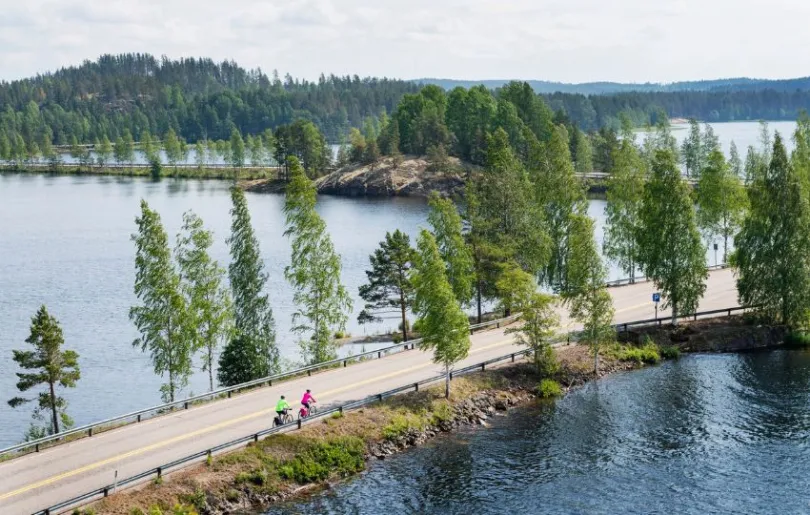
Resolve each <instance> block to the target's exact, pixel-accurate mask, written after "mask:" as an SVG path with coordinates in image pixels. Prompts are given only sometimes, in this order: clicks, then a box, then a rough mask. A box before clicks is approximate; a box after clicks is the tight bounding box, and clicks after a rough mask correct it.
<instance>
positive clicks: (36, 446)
mask: <svg viewBox="0 0 810 515" xmlns="http://www.w3.org/2000/svg"><path fill="white" fill-rule="evenodd" d="M515 319H516V315H512V316H510V317H506V318H500V319H497V320H490V321H487V322H482V323H480V324H472V325H470V333H474V332H475V331H478V330H480V329H485V328H489V327H500V326H501V325H506V324H509V323H511V322H513V321H514V320H515ZM421 341H422V340H421V338H419V339H415V340H409V341H407V342H402V343H398V344H395V345H391V346H389V347H384V348H382V349H378V350H373V351H368V352H364V353H361V354H356V355H353V356H346V357H344V358H338V359H335V360H331V361H325V362H323V363H317V364H314V365H309V366H306V367H302V368H298V369H296V370H290V371H289V372H284V373H281V374H276V375H273V376H269V377H263V378H261V379H255V380H253V381H249V382H247V383H242V384H238V385H234V386H229V387H226V388H220V389H218V390H214V391H212V392H208V393H204V394H200V395H195V396H193V397H189V398H187V399H182V400H178V401H175V402H170V403H166V404H161V405H159V406H152V407H150V408H145V409H141V410H138V411H133V412H131V413H126V414H124V415H118V416H116V417H113V418H108V419H106V420H102V421H99V422H93V423H91V424H87V425H84V426H81V427H77V428H74V429H70V430H68V431H63V432H61V433H58V434H55V435H50V436H46V437H44V438H39V439H37V440H31V441H30V442H23V443H21V444H17V445H13V446H11V447H7V448H5V449H0V456H2V455H4V454H8V453H14V452H21V451H24V450H26V449H29V450H32V451H31V452H39V451H40V448H41V447H42V446H43V445H45V444H48V443H51V442H56V441H59V440H63V439H64V438H67V437H69V436H73V435H78V434H82V433H86V434H87V436H93V433H94V431H95V432H98V431H96V430H98V429H103V428H109V426H118V425H119V424H120V425H128V424H130V423H138V422H141V421H143V420H147V419H148V418H151V417H146V415H150V414H151V415H159V414H161V413H165V412H168V411H170V410H172V409H173V408H176V407H181V406H182V407H183V409H188V408H189V407H190V406H192V405H193V404H194V403H199V402H201V401H206V400H213V399H214V398H217V397H225V396H227V397H228V398H230V397H231V396H232V394H233V393H234V392H238V391H240V390H247V389H250V388H255V387H259V386H263V385H267V386H272V385H273V382H274V381H275V382H278V381H283V380H284V379H289V378H293V377H298V376H302V375H304V374H307V375H308V376H309V375H312V373H313V372H316V371H318V370H322V369H325V368H336V367H340V366H343V367H346V366H348V364H349V363H351V362H356V361H365V360H367V359H374V358H375V357H376V358H377V359H379V358H382V357H383V356H387V355H389V354H391V353H393V352H399V351H405V350H412V349H414V348H415V347H416V345H418V344H419V343H420V342H421Z"/></svg>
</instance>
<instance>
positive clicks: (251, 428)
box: [0, 270, 737, 515]
mask: <svg viewBox="0 0 810 515" xmlns="http://www.w3.org/2000/svg"><path fill="white" fill-rule="evenodd" d="M610 292H611V295H612V296H613V299H614V306H615V308H616V321H617V322H627V321H633V320H639V319H645V318H652V317H653V315H654V311H653V304H652V302H651V295H652V293H653V286H652V284H650V283H642V284H635V285H631V286H624V287H619V288H613V289H611V290H610ZM736 305H737V294H736V290H735V287H734V280H733V277H732V274H731V272H730V271H728V270H722V271H717V272H713V273H712V275H711V276H710V279H709V282H708V289H707V292H706V295H705V296H704V299H703V301H702V302H701V304H700V310H710V309H721V308H726V307H731V306H736ZM667 314H668V313H667V312H664V311H662V312H661V313H660V315H662V316H666V315H667ZM562 324H563V326H564V327H569V328H571V329H573V328H575V326H574V324H572V323H570V321H569V319H568V317H567V316H563V317H562ZM519 349H520V347H518V346H516V345H515V344H514V341H513V338H512V337H511V336H509V335H506V334H505V333H504V330H503V329H498V330H492V331H487V332H482V333H478V334H476V335H474V336H473V337H472V349H471V352H470V356H469V357H468V358H467V359H466V360H465V361H464V362H462V363H461V364H460V365H459V367H461V366H464V365H470V364H474V363H479V362H482V361H486V360H487V359H490V358H494V357H498V356H502V355H505V354H508V353H510V352H513V351H515V350H519ZM440 373H441V368H440V367H439V366H437V365H435V364H433V363H432V362H431V360H430V356H429V355H427V354H425V353H422V352H420V351H418V350H412V351H407V352H403V353H399V354H394V355H392V356H389V357H386V358H383V359H381V360H373V361H367V362H363V363H359V364H356V365H350V366H349V367H348V368H344V369H336V370H330V371H326V372H322V373H319V374H316V375H314V376H313V377H309V378H301V379H296V380H292V381H287V382H284V383H281V384H279V385H277V386H273V387H272V388H263V389H260V390H255V391H253V392H249V393H246V394H244V395H240V396H237V397H234V398H232V399H228V400H222V401H218V402H213V403H209V404H205V405H202V406H199V407H196V408H192V409H189V410H187V411H182V412H178V413H175V414H171V415H167V416H163V417H158V418H155V419H152V420H149V421H146V422H142V423H140V424H133V425H129V426H126V427H123V428H120V429H116V430H113V431H109V432H106V433H102V434H99V435H97V436H94V437H92V438H85V439H82V440H77V441H75V442H72V443H68V444H64V445H60V446H57V447H54V448H51V449H48V450H45V451H43V452H41V453H36V454H30V455H28V456H25V457H21V458H18V459H16V460H12V461H9V462H6V463H0V514H2V515H18V514H19V515H27V514H30V513H32V512H34V511H36V510H41V509H44V508H45V507H47V506H51V505H53V504H56V503H58V502H62V501H64V500H66V499H69V498H71V497H74V496H76V495H79V494H82V493H85V492H88V491H91V490H94V489H97V488H101V487H103V486H105V485H108V484H111V483H112V482H113V481H114V474H115V471H116V470H117V471H118V477H120V478H125V477H129V476H132V475H134V474H137V473H140V472H143V471H145V470H148V469H151V468H155V467H158V466H160V465H162V464H164V463H168V462H171V461H172V460H175V459H179V458H182V457H183V456H187V455H190V454H194V453H196V452H199V451H202V450H205V449H207V448H210V447H213V446H215V445H218V444H221V443H224V442H227V441H230V440H234V439H236V438H240V437H243V436H245V435H248V434H251V433H253V432H256V431H259V430H262V429H265V428H267V427H269V425H270V424H271V421H272V416H273V410H272V408H273V406H274V405H275V402H276V400H277V399H278V397H279V395H281V394H285V395H287V396H288V398H291V399H298V398H299V396H300V394H301V393H302V392H303V391H304V390H305V389H306V388H311V389H312V390H313V392H314V393H315V395H316V397H317V398H318V400H319V401H320V403H321V405H326V404H331V403H342V402H346V401H351V400H357V399H361V398H364V397H365V396H367V395H371V394H374V393H378V392H382V391H385V390H389V389H393V388H396V387H398V386H402V385H404V384H408V383H413V382H416V381H419V380H421V379H426V378H428V377H432V376H436V375H438V374H440Z"/></svg>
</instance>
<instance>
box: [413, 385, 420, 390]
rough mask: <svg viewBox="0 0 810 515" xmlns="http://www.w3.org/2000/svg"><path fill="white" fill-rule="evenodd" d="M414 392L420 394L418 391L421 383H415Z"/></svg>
mask: <svg viewBox="0 0 810 515" xmlns="http://www.w3.org/2000/svg"><path fill="white" fill-rule="evenodd" d="M413 390H414V391H415V392H418V391H419V383H413Z"/></svg>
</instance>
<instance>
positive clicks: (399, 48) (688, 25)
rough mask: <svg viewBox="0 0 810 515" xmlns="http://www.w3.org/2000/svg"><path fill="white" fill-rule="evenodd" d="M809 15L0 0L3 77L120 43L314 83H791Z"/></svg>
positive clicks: (478, 3) (485, 4)
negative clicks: (323, 77) (337, 78)
mask: <svg viewBox="0 0 810 515" xmlns="http://www.w3.org/2000/svg"><path fill="white" fill-rule="evenodd" d="M808 19H810V2H807V1H804V0H767V1H766V0H500V1H492V0H489V1H486V0H229V1H225V2H223V1H221V0H104V1H101V0H24V1H21V0H0V79H5V80H12V79H17V78H22V77H27V76H31V75H33V74H36V73H39V72H44V71H49V70H54V69H56V68H59V67H61V66H68V65H72V64H79V63H81V62H82V61H83V60H85V59H95V58H96V57H98V56H99V55H101V54H105V53H124V52H148V53H152V54H154V55H157V56H160V55H166V56H168V57H171V58H179V57H200V56H204V57H211V58H214V59H215V60H217V61H220V60H224V59H233V60H235V61H236V62H238V63H239V64H240V65H242V66H244V67H247V68H256V67H261V68H262V70H264V71H265V72H270V71H271V70H273V69H277V70H278V71H279V73H280V74H281V75H282V76H283V75H284V74H285V73H289V74H291V75H292V76H294V77H299V78H307V79H315V78H317V77H318V76H319V75H320V73H326V74H329V73H335V74H339V75H344V74H352V75H353V74H357V75H360V76H387V77H397V78H405V79H413V78H423V77H431V78H454V79H468V80H472V79H538V80H551V81H562V82H590V81H601V80H607V81H619V82H648V81H649V82H673V81H678V80H694V79H709V78H727V77H740V76H748V77H757V78H788V77H798V76H807V75H810V53H808V52H806V51H805V49H806V48H807V47H808V44H809V43H810V31H807V28H806V25H807V20H808ZM794 49H796V50H794Z"/></svg>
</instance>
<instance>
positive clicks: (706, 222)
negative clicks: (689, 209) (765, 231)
mask: <svg viewBox="0 0 810 515" xmlns="http://www.w3.org/2000/svg"><path fill="white" fill-rule="evenodd" d="M696 201H697V223H698V227H700V229H701V230H702V231H703V233H704V234H705V235H706V237H707V239H708V240H709V242H713V241H714V239H715V237H717V236H720V237H721V238H723V262H724V263H725V262H726V260H727V258H728V240H729V238H731V237H733V236H734V235H735V234H736V233H737V231H738V230H739V228H740V227H741V225H742V222H743V218H744V217H745V210H746V207H747V205H748V197H747V196H746V192H745V188H744V187H743V184H742V182H741V181H740V179H739V178H738V177H737V176H736V175H735V174H733V173H732V171H731V169H730V168H729V166H728V165H727V164H726V161H725V158H724V157H723V153H722V152H721V151H720V150H714V151H712V152H711V153H710V154H709V156H708V158H707V163H706V166H705V167H704V168H703V170H702V172H701V174H700V180H699V181H698V185H697V195H696Z"/></svg>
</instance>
